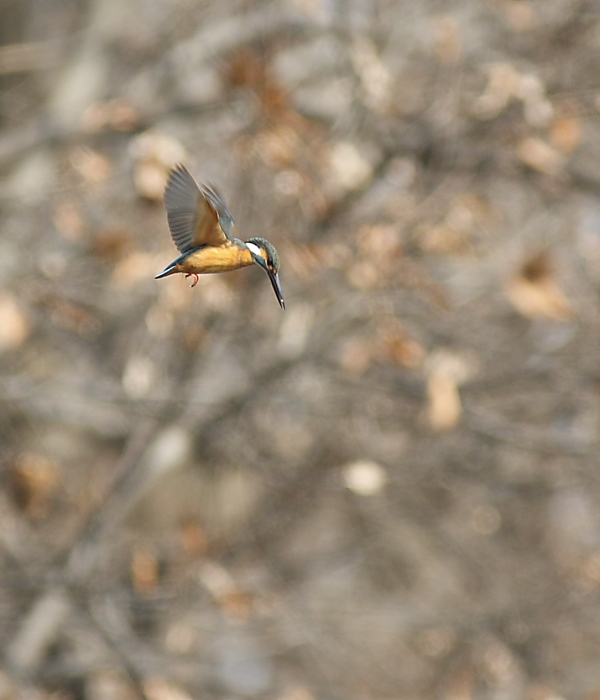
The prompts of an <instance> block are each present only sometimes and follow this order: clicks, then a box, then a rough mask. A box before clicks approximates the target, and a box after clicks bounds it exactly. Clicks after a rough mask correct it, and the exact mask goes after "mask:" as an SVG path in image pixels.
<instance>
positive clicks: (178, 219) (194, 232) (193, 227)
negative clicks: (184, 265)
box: [165, 165, 233, 253]
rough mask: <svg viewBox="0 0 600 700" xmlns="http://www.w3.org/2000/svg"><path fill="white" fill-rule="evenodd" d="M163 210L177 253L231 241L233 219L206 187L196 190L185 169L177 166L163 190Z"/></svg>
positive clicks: (216, 193)
mask: <svg viewBox="0 0 600 700" xmlns="http://www.w3.org/2000/svg"><path fill="white" fill-rule="evenodd" d="M165 208H166V210H167V221H168V222H169V229H170V231H171V236H172V238H173V242H174V243H175V245H176V246H177V249H178V250H179V252H180V253H186V252H187V251H188V250H190V249H192V248H197V247H199V246H203V245H208V246H222V245H226V244H227V243H229V242H230V241H231V240H232V229H233V217H232V216H231V214H230V213H229V210H228V209H227V205H226V204H225V202H224V201H223V199H222V198H221V196H220V195H219V194H218V192H216V190H215V189H214V188H213V187H212V186H210V185H202V186H198V184H197V183H196V181H195V180H194V178H193V177H192V176H191V175H190V172H189V171H188V169H187V168H186V167H185V166H183V165H177V166H176V167H175V168H174V169H173V170H172V171H171V174H170V175H169V180H168V182H167V187H166V189H165Z"/></svg>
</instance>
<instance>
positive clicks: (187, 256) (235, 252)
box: [155, 164, 285, 309]
mask: <svg viewBox="0 0 600 700" xmlns="http://www.w3.org/2000/svg"><path fill="white" fill-rule="evenodd" d="M165 208H166V210H167V221H168V223H169V230H170V231H171V237H172V239H173V242H174V243H175V246H176V247H177V250H179V252H180V253H181V255H180V256H179V257H178V258H176V259H175V260H173V262H172V263H171V264H170V265H169V266H168V267H166V268H165V269H164V270H163V271H162V272H161V273H160V274H159V275H156V278H155V279H160V278H161V277H167V276H168V275H174V274H175V273H176V272H183V273H184V274H185V276H186V278H187V277H193V278H194V281H193V282H192V287H195V286H196V285H197V284H198V275H202V274H206V273H210V272H228V271H229V270H237V269H239V268H240V267H247V266H248V265H258V266H259V267H261V268H262V269H263V270H264V271H265V272H266V273H267V275H268V276H269V279H270V280H271V284H272V285H273V290H274V292H275V296H276V297H277V301H278V302H279V305H280V306H281V308H282V309H285V299H284V298H283V291H282V289H281V285H280V283H279V255H277V251H276V250H275V246H273V244H272V243H270V242H269V241H267V240H265V239H264V238H249V239H248V240H247V241H241V240H240V239H239V238H234V237H233V217H232V216H231V213H230V211H229V209H228V208H227V205H226V204H225V202H224V201H223V198H222V197H221V195H220V194H219V193H218V192H217V191H216V190H215V188H214V187H213V186H212V185H199V184H198V183H197V182H196V181H195V180H194V178H193V177H192V176H191V174H190V172H189V170H188V169H187V168H186V167H185V166H184V165H181V164H180V165H176V166H175V168H173V170H172V171H171V173H170V175H169V179H168V181H167V186H166V188H165Z"/></svg>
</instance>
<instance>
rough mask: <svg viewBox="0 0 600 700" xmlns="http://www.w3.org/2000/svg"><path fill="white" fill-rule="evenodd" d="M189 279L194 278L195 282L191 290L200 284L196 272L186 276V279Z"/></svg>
mask: <svg viewBox="0 0 600 700" xmlns="http://www.w3.org/2000/svg"><path fill="white" fill-rule="evenodd" d="M188 277H193V278H194V281H193V282H192V284H191V286H190V289H191V288H192V287H195V286H196V285H197V284H198V275H197V274H196V273H195V272H188V274H187V275H186V276H185V278H186V279H187V278H188Z"/></svg>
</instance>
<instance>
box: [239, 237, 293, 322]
mask: <svg viewBox="0 0 600 700" xmlns="http://www.w3.org/2000/svg"><path fill="white" fill-rule="evenodd" d="M246 246H247V248H248V250H249V251H250V253H251V254H252V259H253V260H254V262H255V263H256V264H257V265H259V266H260V267H262V268H263V270H265V272H266V273H267V275H269V279H270V280H271V284H272V285H273V291H274V292H275V296H276V297H277V301H278V302H279V305H280V306H281V308H282V309H285V299H284V298H283V291H282V290H281V285H280V284H279V255H277V251H276V250H275V246H274V245H273V244H272V243H269V241H267V240H265V239H264V238H249V239H248V240H247V241H246Z"/></svg>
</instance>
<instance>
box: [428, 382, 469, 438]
mask: <svg viewBox="0 0 600 700" xmlns="http://www.w3.org/2000/svg"><path fill="white" fill-rule="evenodd" d="M427 400H428V403H427V417H428V419H429V425H430V426H431V427H432V428H433V429H434V430H437V431H442V430H452V428H455V427H456V426H457V425H458V422H459V421H460V418H461V416H462V403H461V400H460V393H459V391H458V384H457V383H456V380H455V379H454V378H453V377H451V376H450V375H448V374H445V373H444V372H439V371H436V372H432V373H431V374H430V375H429V378H428V380H427Z"/></svg>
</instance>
